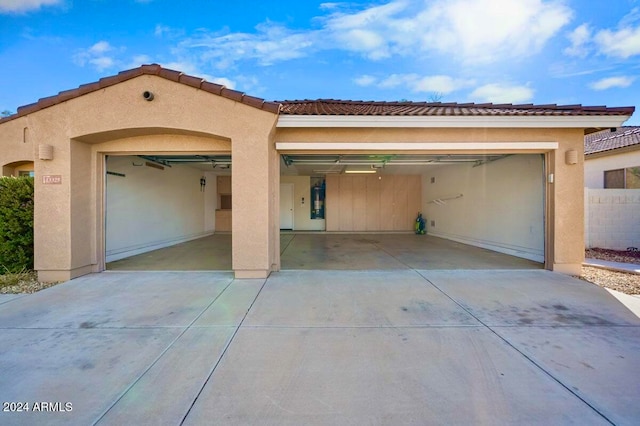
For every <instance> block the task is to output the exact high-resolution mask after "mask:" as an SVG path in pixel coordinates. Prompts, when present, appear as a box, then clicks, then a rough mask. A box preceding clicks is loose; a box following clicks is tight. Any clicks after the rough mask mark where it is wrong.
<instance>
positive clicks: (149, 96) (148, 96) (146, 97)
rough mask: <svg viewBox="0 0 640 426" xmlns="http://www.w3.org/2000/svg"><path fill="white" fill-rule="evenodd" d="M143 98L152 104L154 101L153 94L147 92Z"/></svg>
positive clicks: (143, 94)
mask: <svg viewBox="0 0 640 426" xmlns="http://www.w3.org/2000/svg"><path fill="white" fill-rule="evenodd" d="M142 97H143V98H144V100H145V101H148V102H151V101H152V100H153V92H150V91H148V90H145V91H144V92H143V93H142Z"/></svg>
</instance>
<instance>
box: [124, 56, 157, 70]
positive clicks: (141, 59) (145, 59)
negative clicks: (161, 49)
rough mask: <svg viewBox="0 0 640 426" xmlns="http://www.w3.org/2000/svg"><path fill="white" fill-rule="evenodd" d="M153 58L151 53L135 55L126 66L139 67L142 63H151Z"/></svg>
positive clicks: (128, 67)
mask: <svg viewBox="0 0 640 426" xmlns="http://www.w3.org/2000/svg"><path fill="white" fill-rule="evenodd" d="M151 62H152V59H151V57H150V56H149V55H135V56H134V57H133V58H131V61H130V62H129V63H128V64H127V65H126V66H125V68H127V69H130V68H137V67H139V66H141V65H145V64H150V63H151Z"/></svg>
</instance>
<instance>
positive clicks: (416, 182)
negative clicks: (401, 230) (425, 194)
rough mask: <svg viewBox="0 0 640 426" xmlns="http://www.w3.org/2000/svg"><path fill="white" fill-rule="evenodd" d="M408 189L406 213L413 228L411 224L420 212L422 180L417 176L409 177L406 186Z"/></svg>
mask: <svg viewBox="0 0 640 426" xmlns="http://www.w3.org/2000/svg"><path fill="white" fill-rule="evenodd" d="M407 188H408V211H407V215H408V216H407V219H408V221H409V222H410V223H411V224H412V226H415V224H414V223H413V222H414V221H415V220H416V217H418V212H420V209H421V208H422V207H421V204H422V179H421V177H420V176H419V175H410V176H409V183H408V185H407Z"/></svg>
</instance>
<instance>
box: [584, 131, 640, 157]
mask: <svg viewBox="0 0 640 426" xmlns="http://www.w3.org/2000/svg"><path fill="white" fill-rule="evenodd" d="M633 145H638V147H640V126H623V127H619V128H617V129H616V130H615V131H612V130H602V131H600V132H596V133H591V134H589V135H587V136H585V138H584V153H585V154H586V155H589V154H595V153H598V152H604V151H612V150H614V149H619V148H624V147H627V146H633Z"/></svg>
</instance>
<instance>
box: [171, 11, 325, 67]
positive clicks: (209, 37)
mask: <svg viewBox="0 0 640 426" xmlns="http://www.w3.org/2000/svg"><path fill="white" fill-rule="evenodd" d="M256 30H257V32H256V33H210V32H208V31H204V30H203V31H200V32H199V33H198V34H196V35H195V36H192V37H189V38H186V39H185V40H183V41H182V42H180V44H179V45H178V48H177V49H176V51H177V52H178V53H179V54H184V55H192V56H194V57H196V58H197V59H198V61H199V62H203V63H207V64H211V65H213V66H215V67H216V68H218V69H227V68H230V67H231V66H233V65H234V64H235V63H236V62H238V61H241V60H256V61H258V63H260V64H261V65H271V64H273V63H275V62H279V61H285V60H290V59H294V58H300V57H303V56H306V54H307V52H306V51H307V49H308V48H309V47H311V46H312V45H313V43H314V41H313V33H312V32H311V33H310V32H305V31H293V30H289V29H288V28H285V27H283V26H280V25H278V24H273V23H270V22H266V23H264V24H260V25H258V26H257V27H256Z"/></svg>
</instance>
